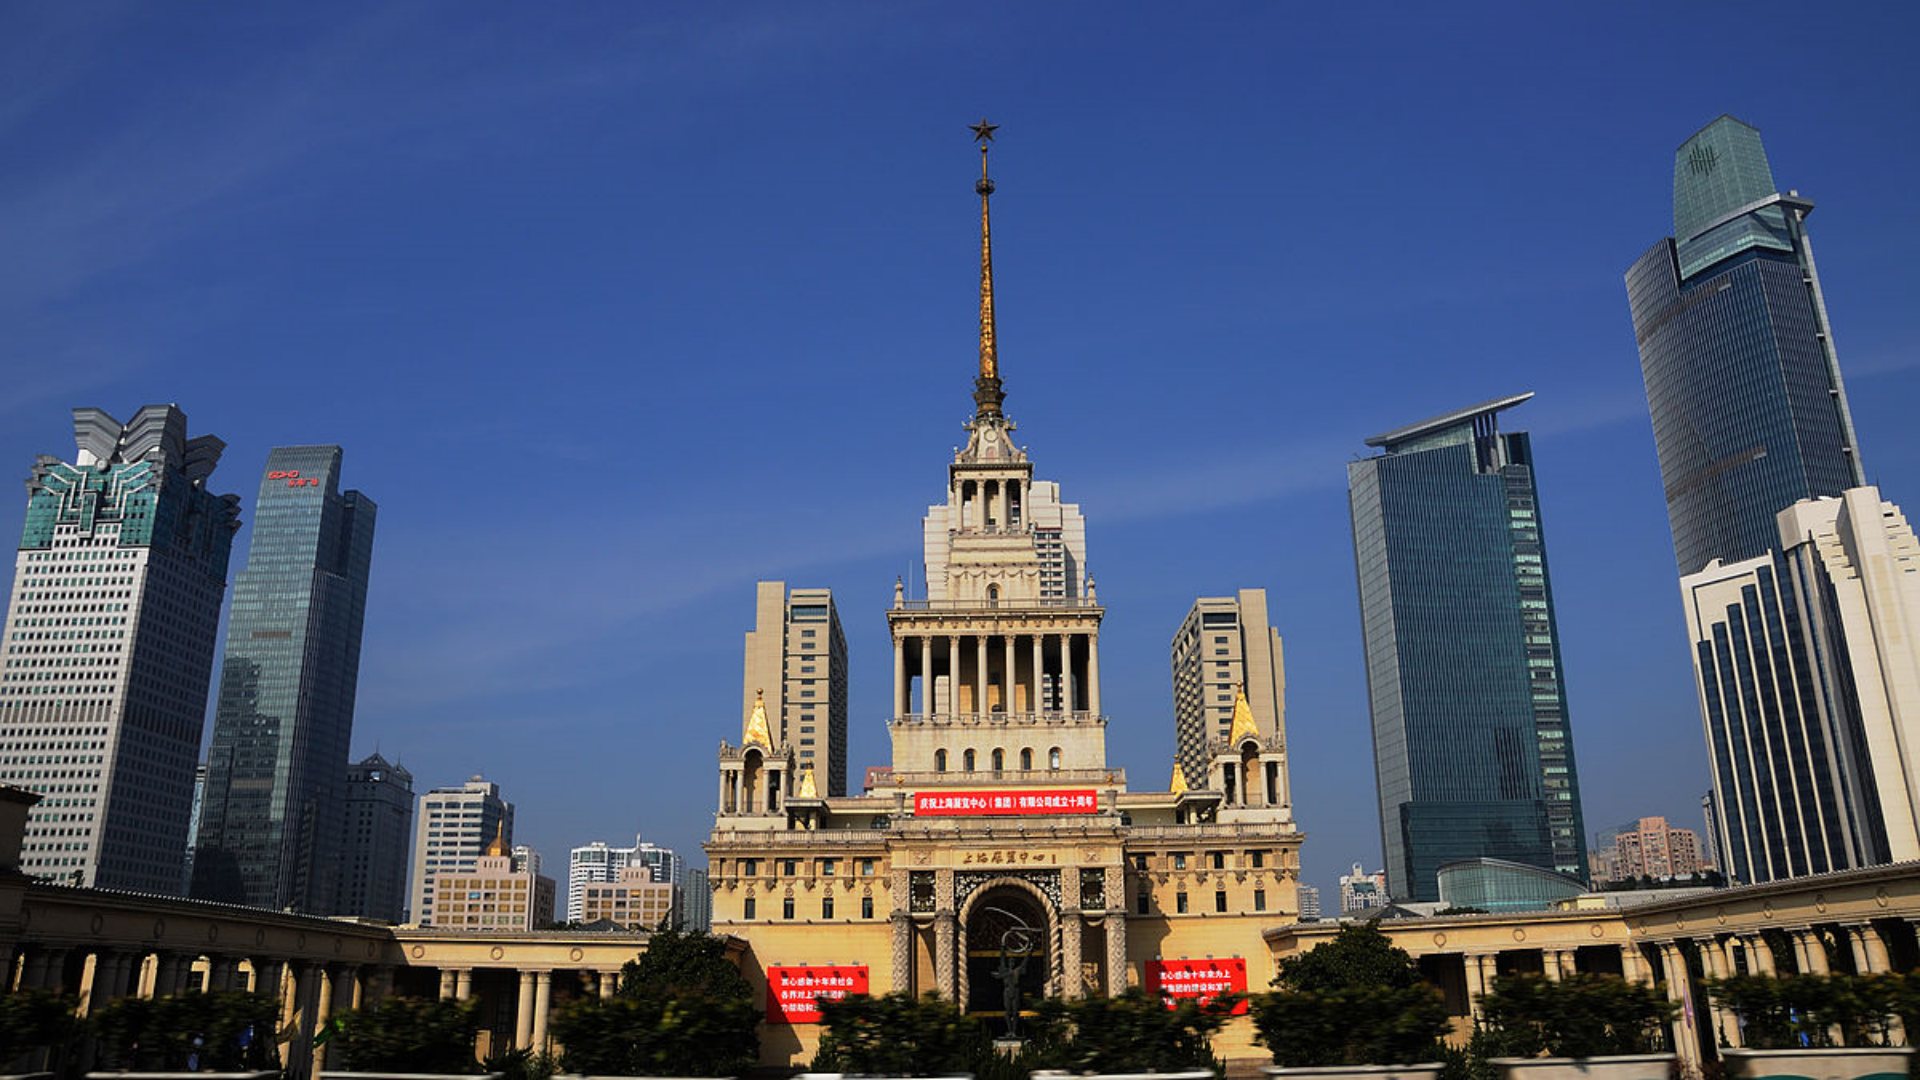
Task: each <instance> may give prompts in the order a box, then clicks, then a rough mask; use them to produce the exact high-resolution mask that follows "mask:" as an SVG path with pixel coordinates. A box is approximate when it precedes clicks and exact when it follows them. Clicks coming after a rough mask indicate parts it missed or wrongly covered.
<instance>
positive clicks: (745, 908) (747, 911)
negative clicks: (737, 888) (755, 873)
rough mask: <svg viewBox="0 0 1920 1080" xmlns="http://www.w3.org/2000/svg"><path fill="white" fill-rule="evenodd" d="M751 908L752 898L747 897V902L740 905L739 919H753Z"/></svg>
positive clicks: (752, 905)
mask: <svg viewBox="0 0 1920 1080" xmlns="http://www.w3.org/2000/svg"><path fill="white" fill-rule="evenodd" d="M753 908H754V904H753V897H751V896H749V897H747V902H746V903H745V904H743V905H741V908H740V915H741V917H742V918H747V919H751V918H753Z"/></svg>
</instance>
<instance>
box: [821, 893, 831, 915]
mask: <svg viewBox="0 0 1920 1080" xmlns="http://www.w3.org/2000/svg"><path fill="white" fill-rule="evenodd" d="M820 917H821V918H823V919H831V918H833V897H831V896H823V897H821V898H820Z"/></svg>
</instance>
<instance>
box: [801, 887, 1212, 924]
mask: <svg viewBox="0 0 1920 1080" xmlns="http://www.w3.org/2000/svg"><path fill="white" fill-rule="evenodd" d="M1220 895H1222V896H1225V895H1226V893H1221V894H1220ZM820 917H821V918H823V919H831V918H833V897H831V896H823V897H821V898H820Z"/></svg>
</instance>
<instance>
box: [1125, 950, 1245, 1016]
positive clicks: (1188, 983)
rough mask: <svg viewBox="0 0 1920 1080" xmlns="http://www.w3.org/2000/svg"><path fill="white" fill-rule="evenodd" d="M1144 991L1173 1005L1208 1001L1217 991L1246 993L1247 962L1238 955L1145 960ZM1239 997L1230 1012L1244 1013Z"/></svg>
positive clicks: (1239, 1014)
mask: <svg viewBox="0 0 1920 1080" xmlns="http://www.w3.org/2000/svg"><path fill="white" fill-rule="evenodd" d="M1146 977H1147V978H1146V983H1147V987H1146V989H1147V993H1149V994H1159V995H1160V997H1161V999H1162V1000H1164V1001H1165V1002H1166V1003H1167V1008H1169V1009H1171V1008H1173V1004H1174V1002H1176V1001H1179V1000H1182V999H1185V998H1194V999H1198V1000H1200V1001H1202V1002H1205V1001H1210V1000H1212V999H1213V998H1214V997H1216V996H1217V995H1220V994H1244V993H1246V992H1247V962H1246V961H1245V960H1244V959H1241V958H1240V957H1238V956H1228V957H1222V958H1221V959H1218V960H1149V961H1147V970H1146ZM1246 1012H1247V1002H1246V1000H1245V999H1244V998H1243V999H1241V1001H1240V1003H1239V1004H1237V1005H1235V1006H1234V1007H1233V1015H1235V1016H1244V1015H1246Z"/></svg>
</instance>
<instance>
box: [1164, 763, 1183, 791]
mask: <svg viewBox="0 0 1920 1080" xmlns="http://www.w3.org/2000/svg"><path fill="white" fill-rule="evenodd" d="M1167 790H1168V791H1171V792H1172V793H1174V794H1175V795H1185V794H1186V793H1187V770H1185V769H1183V768H1181V767H1180V761H1179V759H1178V758H1175V759H1174V762H1173V780H1172V782H1170V783H1169V784H1168V785H1167Z"/></svg>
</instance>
